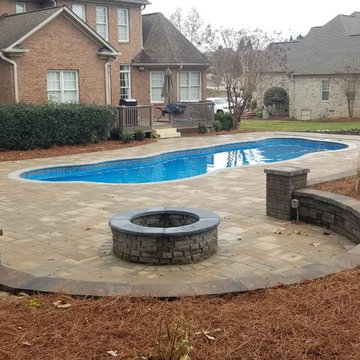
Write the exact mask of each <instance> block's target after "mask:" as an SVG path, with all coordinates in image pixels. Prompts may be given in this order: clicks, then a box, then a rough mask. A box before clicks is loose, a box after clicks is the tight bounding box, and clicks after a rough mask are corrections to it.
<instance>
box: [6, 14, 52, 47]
mask: <svg viewBox="0 0 360 360" xmlns="http://www.w3.org/2000/svg"><path fill="white" fill-rule="evenodd" d="M58 10H59V8H57V7H54V8H48V9H45V10H41V11H30V12H26V13H22V14H15V15H8V16H4V17H1V18H0V50H1V49H6V48H7V47H9V46H10V45H12V44H13V43H14V42H15V41H17V40H19V39H21V38H22V37H23V36H24V35H26V34H27V33H28V32H30V31H31V30H32V29H34V28H35V27H36V26H38V25H40V24H41V23H42V22H43V21H45V20H46V19H47V18H48V17H49V16H51V15H53V14H54V13H55V12H57V11H58Z"/></svg>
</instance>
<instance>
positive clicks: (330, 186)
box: [311, 176, 360, 200]
mask: <svg viewBox="0 0 360 360" xmlns="http://www.w3.org/2000/svg"><path fill="white" fill-rule="evenodd" d="M356 182H357V177H356V176H349V177H346V178H344V179H340V180H335V181H329V182H325V183H321V184H317V185H314V186H311V188H313V189H317V190H323V191H330V192H333V193H335V194H341V195H345V196H350V197H353V198H355V199H357V200H360V192H356V190H355V188H356Z"/></svg>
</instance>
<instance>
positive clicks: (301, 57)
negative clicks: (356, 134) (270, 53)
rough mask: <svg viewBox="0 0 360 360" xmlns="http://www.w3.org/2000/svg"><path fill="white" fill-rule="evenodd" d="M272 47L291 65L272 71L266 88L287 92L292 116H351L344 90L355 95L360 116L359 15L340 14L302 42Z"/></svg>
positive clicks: (357, 113) (356, 114)
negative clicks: (282, 89)
mask: <svg viewBox="0 0 360 360" xmlns="http://www.w3.org/2000/svg"><path fill="white" fill-rule="evenodd" d="M272 46H275V48H277V49H278V50H279V49H281V50H282V54H285V57H286V61H285V62H284V63H281V64H278V65H277V66H278V67H277V68H275V69H273V70H272V73H271V74H270V78H271V80H270V82H269V83H268V84H267V86H266V88H270V87H272V86H278V87H283V88H284V89H285V90H286V91H287V93H288V97H289V104H288V114H289V116H290V117H294V118H296V119H302V120H310V119H319V118H338V117H347V116H348V102H347V98H346V96H345V91H350V92H352V94H353V96H354V99H353V100H352V102H353V109H354V112H353V116H354V117H360V93H359V92H360V12H354V13H353V14H351V15H338V16H336V17H335V18H334V19H332V20H331V21H329V22H328V23H327V24H325V25H323V26H318V27H313V28H311V29H310V31H309V33H308V34H307V35H306V36H305V37H304V38H303V39H299V40H295V41H290V42H282V43H276V44H272ZM265 90H266V89H265ZM263 94H264V91H263V92H262V93H261V94H259V98H258V99H259V103H261V100H262V97H263Z"/></svg>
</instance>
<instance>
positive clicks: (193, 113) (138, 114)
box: [112, 102, 214, 134]
mask: <svg viewBox="0 0 360 360" xmlns="http://www.w3.org/2000/svg"><path fill="white" fill-rule="evenodd" d="M186 105H187V107H186V109H185V111H184V112H183V113H181V114H171V115H170V116H169V117H168V116H167V118H168V119H169V121H164V122H158V121H155V120H154V107H153V105H138V106H118V107H117V108H118V117H117V120H116V122H115V124H114V127H113V130H112V132H114V133H118V134H124V133H134V132H135V131H136V130H138V129H141V130H143V131H144V132H145V133H150V132H152V130H153V129H154V128H155V127H156V126H157V125H159V124H165V123H166V124H168V126H169V127H173V128H176V129H193V128H197V127H198V125H199V123H204V124H206V126H208V127H212V125H213V122H214V104H213V103H212V102H188V103H186Z"/></svg>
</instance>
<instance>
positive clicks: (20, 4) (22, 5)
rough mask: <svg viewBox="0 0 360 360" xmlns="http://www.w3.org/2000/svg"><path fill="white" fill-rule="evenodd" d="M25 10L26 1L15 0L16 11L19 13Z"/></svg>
mask: <svg viewBox="0 0 360 360" xmlns="http://www.w3.org/2000/svg"><path fill="white" fill-rule="evenodd" d="M24 12H26V3H24V2H20V1H17V2H16V13H17V14H21V13H24Z"/></svg>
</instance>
